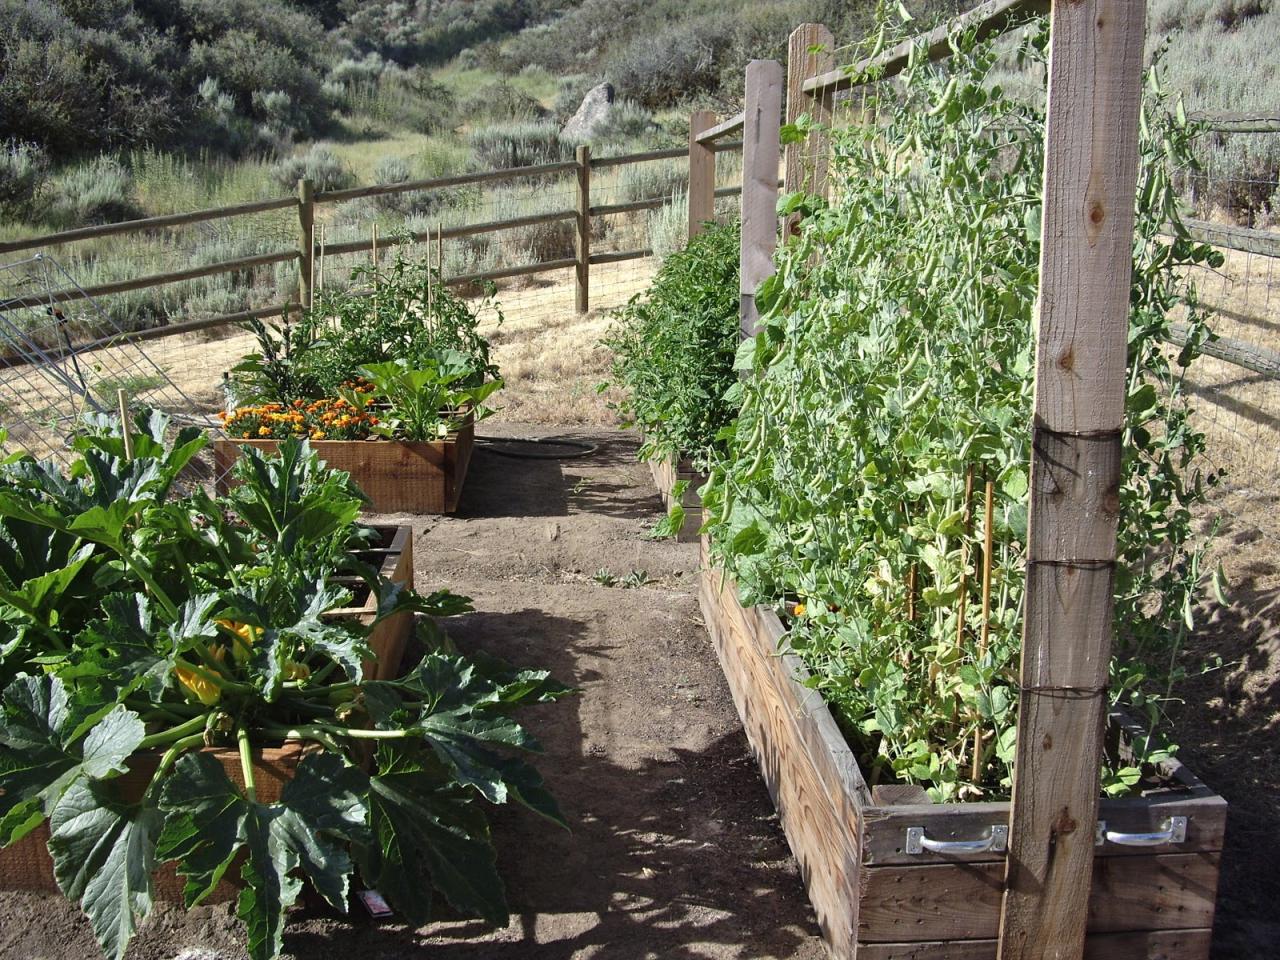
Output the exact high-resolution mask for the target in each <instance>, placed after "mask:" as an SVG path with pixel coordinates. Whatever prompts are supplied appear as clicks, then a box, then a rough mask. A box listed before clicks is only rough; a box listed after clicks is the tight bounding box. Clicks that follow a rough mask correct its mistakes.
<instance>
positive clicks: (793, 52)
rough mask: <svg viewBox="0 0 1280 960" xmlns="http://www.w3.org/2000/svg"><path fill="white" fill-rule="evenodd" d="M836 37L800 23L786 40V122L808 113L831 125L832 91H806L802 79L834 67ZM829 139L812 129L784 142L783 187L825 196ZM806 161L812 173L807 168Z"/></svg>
mask: <svg viewBox="0 0 1280 960" xmlns="http://www.w3.org/2000/svg"><path fill="white" fill-rule="evenodd" d="M834 47H835V38H834V37H833V36H832V35H831V31H830V30H828V29H827V28H826V27H825V26H823V25H822V24H820V23H802V24H800V26H798V27H796V28H795V29H794V30H793V31H791V37H790V39H789V40H788V41H787V118H786V122H787V123H795V122H796V120H798V119H799V118H800V116H801V115H802V114H808V115H809V117H810V119H812V120H813V121H814V123H816V124H819V125H820V126H821V127H824V128H825V127H829V126H830V124H831V92H830V91H829V90H825V89H824V90H822V91H820V92H819V93H816V94H812V93H806V92H805V90H804V82H805V81H806V80H808V79H809V78H810V77H816V76H819V75H821V74H824V73H826V72H827V71H829V70H834V69H835V53H834V49H833V48H834ZM829 149H830V139H829V137H828V135H827V132H826V130H825V129H817V130H814V131H812V132H811V133H810V134H809V135H808V136H807V137H806V138H805V140H804V142H803V143H789V144H787V147H786V151H785V153H784V157H785V162H784V169H785V173H784V176H783V189H784V190H786V192H787V193H794V192H795V191H796V190H806V189H807V190H808V191H809V192H810V193H816V194H818V195H819V196H823V197H825V196H826V195H827V151H828V150H829ZM806 164H808V165H809V166H810V167H811V168H812V172H811V173H810V172H808V171H806V169H805V167H806ZM799 224H800V216H799V214H792V215H791V216H790V217H788V218H787V222H786V225H785V227H784V232H783V236H788V237H789V236H791V235H792V234H793V233H795V232H796V230H797V229H798V228H799Z"/></svg>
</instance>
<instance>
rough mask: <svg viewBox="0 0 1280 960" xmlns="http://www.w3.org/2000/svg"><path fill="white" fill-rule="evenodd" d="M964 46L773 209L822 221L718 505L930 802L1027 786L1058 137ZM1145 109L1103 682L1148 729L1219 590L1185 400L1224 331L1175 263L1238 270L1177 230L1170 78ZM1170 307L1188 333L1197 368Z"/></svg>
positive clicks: (768, 348)
mask: <svg viewBox="0 0 1280 960" xmlns="http://www.w3.org/2000/svg"><path fill="white" fill-rule="evenodd" d="M1046 40H1047V27H1046V26H1044V25H1043V24H1041V25H1040V27H1039V29H1033V30H1031V31H1030V32H1029V34H1028V36H1027V39H1026V40H1025V41H1024V43H1023V45H1022V47H1021V49H1020V52H1019V56H1020V57H1021V58H1022V59H1023V60H1024V61H1032V62H1036V61H1042V59H1043V50H1044V48H1045V43H1046ZM953 50H954V51H955V53H954V56H953V57H952V58H951V60H950V61H949V62H948V64H947V66H946V68H945V70H943V69H939V67H938V66H936V65H933V64H930V63H928V62H927V58H925V57H923V56H919V55H917V56H916V57H914V58H913V60H912V63H911V65H910V66H909V67H908V69H907V70H906V71H905V73H904V74H903V75H902V77H901V78H900V79H899V80H896V81H894V82H893V83H887V82H886V83H875V84H872V85H870V86H868V87H867V88H866V90H867V99H866V102H865V104H863V110H862V115H863V116H864V117H867V118H873V119H872V120H871V122H866V123H859V124H854V125H852V126H850V127H848V128H847V129H837V130H834V131H832V141H833V146H834V156H833V162H832V168H831V169H832V174H831V175H832V179H833V189H832V195H833V196H834V197H836V199H835V200H834V201H832V202H830V203H828V202H826V201H825V200H823V199H821V198H818V197H813V196H805V195H794V196H790V197H784V198H783V199H782V200H781V201H780V204H779V209H780V212H789V211H793V210H805V211H807V212H808V213H809V214H810V215H809V217H808V219H806V221H805V222H804V226H803V230H802V231H801V233H800V236H799V237H798V238H797V239H795V240H792V241H790V242H788V243H787V244H786V245H785V246H784V247H782V248H781V250H780V252H779V254H778V256H777V272H776V274H775V275H774V276H773V277H771V278H770V279H769V280H767V281H765V282H764V284H762V286H761V288H760V290H759V291H758V294H757V304H758V305H759V307H760V309H761V311H762V313H763V316H762V329H761V332H760V333H759V334H758V335H757V336H755V337H754V338H752V339H749V340H747V341H745V342H744V343H743V344H742V347H741V349H740V351H739V354H738V366H739V368H740V369H741V370H742V371H744V372H749V373H750V374H751V375H750V376H749V377H747V378H746V379H744V381H743V386H742V391H741V398H742V403H741V409H740V411H739V414H738V417H737V419H736V421H735V422H734V423H733V425H732V426H730V427H729V428H728V429H726V431H725V432H724V442H725V452H724V454H723V456H721V457H720V458H719V460H718V461H717V463H716V465H715V468H714V469H713V471H712V473H711V480H710V482H709V484H708V485H707V487H706V488H704V491H703V501H704V504H705V506H706V509H707V511H708V515H709V519H708V524H707V528H708V530H709V532H710V534H711V536H712V538H713V542H714V550H715V552H716V555H717V557H718V558H719V561H720V562H722V563H724V564H725V565H726V566H727V567H728V569H729V570H730V571H731V572H732V573H733V575H734V576H735V578H736V579H737V582H738V584H739V586H740V590H741V592H742V599H743V600H744V602H747V603H768V604H775V605H779V606H781V605H782V604H783V602H784V601H787V600H791V601H799V602H800V603H801V608H800V610H801V615H799V616H796V617H794V618H792V620H791V623H790V630H789V632H788V642H789V643H790V645H791V646H792V647H793V648H794V649H795V650H796V651H797V652H799V653H800V654H801V655H802V656H803V657H804V658H805V659H806V660H807V661H808V663H809V665H810V666H811V668H812V670H813V675H814V680H813V683H814V685H815V686H817V687H818V688H819V689H820V690H821V692H822V693H823V695H824V696H825V697H826V698H827V700H828V701H829V702H830V703H831V704H832V705H833V707H834V708H835V710H836V712H837V714H838V716H839V718H840V720H841V722H842V724H843V726H844V728H845V730H846V732H847V733H848V735H849V737H850V739H851V740H852V741H853V742H854V743H855V744H856V745H857V747H858V749H859V750H860V752H861V754H862V760H863V761H864V763H865V764H866V765H867V766H868V767H869V769H870V776H871V778H872V780H873V782H874V780H875V779H877V778H884V777H897V778H900V779H902V780H906V781H909V782H915V783H920V784H924V785H926V786H927V787H928V788H929V790H930V793H931V794H932V795H933V797H934V798H935V799H937V800H948V799H956V798H963V797H972V796H987V797H1000V796H1005V795H1007V792H1008V790H1009V787H1010V772H1009V764H1010V763H1011V761H1012V758H1013V753H1014V737H1015V721H1016V716H1015V712H1016V704H1017V690H1016V682H1017V668H1018V652H1019V648H1020V632H1021V621H1022V608H1023V587H1024V583H1023V570H1024V567H1025V562H1026V526H1027V506H1026V503H1027V482H1028V472H1029V450H1028V444H1029V439H1030V429H1029V425H1030V416H1031V400H1032V396H1031V394H1032V372H1033V361H1034V341H1035V338H1034V336H1033V323H1034V306H1035V298H1036V294H1037V287H1038V264H1039V254H1040V243H1041V237H1040V216H1039V211H1040V204H1041V189H1042V187H1041V175H1042V169H1043V141H1044V126H1045V124H1044V116H1043V111H1042V108H1041V107H1039V106H1036V105H1032V104H1028V103H1024V102H1020V101H1018V100H1015V99H1013V98H1011V97H1008V96H1006V95H1005V94H1004V93H1003V91H1002V90H1001V89H1000V88H999V86H998V85H996V84H995V83H993V82H991V80H990V79H989V73H990V70H991V68H992V66H993V64H994V63H995V60H996V55H995V53H994V51H993V47H992V46H991V45H990V44H988V43H978V42H976V41H975V38H974V37H973V36H967V37H959V38H955V40H954V41H953ZM1142 118H1143V119H1142V135H1141V151H1142V162H1141V167H1140V169H1141V173H1140V182H1139V184H1138V195H1137V229H1136V232H1135V237H1134V246H1133V257H1134V270H1133V285H1132V293H1131V304H1132V311H1131V315H1130V326H1129V346H1128V351H1129V382H1128V402H1127V405H1126V420H1125V436H1124V446H1125V458H1124V466H1123V481H1122V487H1121V491H1120V524H1119V563H1118V568H1117V578H1116V612H1115V629H1116V635H1115V643H1114V647H1113V649H1114V653H1115V660H1114V664H1113V668H1112V687H1111V693H1112V697H1113V698H1114V700H1115V701H1117V702H1121V703H1128V704H1131V705H1136V706H1139V707H1141V708H1142V710H1143V712H1146V713H1150V714H1151V715H1152V719H1155V715H1156V714H1158V712H1159V703H1160V702H1161V700H1162V699H1163V698H1165V697H1167V696H1170V695H1171V693H1170V689H1171V688H1170V686H1169V685H1170V684H1171V683H1172V681H1173V680H1174V679H1176V676H1175V675H1176V673H1177V671H1176V670H1175V669H1173V668H1172V667H1171V665H1172V664H1173V663H1175V661H1176V651H1177V650H1178V648H1179V644H1180V641H1181V638H1182V637H1183V635H1184V634H1185V631H1186V630H1187V629H1189V628H1190V625H1191V613H1190V611H1191V609H1192V606H1193V604H1194V601H1195V598H1196V596H1197V590H1198V589H1199V587H1200V584H1201V581H1202V579H1203V578H1202V576H1201V570H1200V565H1201V559H1202V557H1203V550H1204V542H1203V540H1202V539H1197V537H1196V535H1195V533H1194V530H1193V526H1192V512H1191V511H1192V508H1193V507H1194V506H1195V505H1196V504H1198V503H1201V502H1203V499H1204V495H1205V487H1206V484H1208V483H1210V482H1212V479H1213V478H1212V477H1210V476H1205V475H1204V474H1202V473H1201V471H1200V469H1199V461H1198V455H1199V454H1200V453H1201V452H1202V450H1203V448H1204V439H1203V437H1202V436H1201V435H1200V434H1199V433H1197V432H1196V430H1195V429H1194V428H1193V426H1192V425H1191V423H1190V421H1189V419H1188V413H1189V408H1188V402H1187V397H1186V394H1185V392H1184V390H1183V375H1184V372H1185V369H1186V365H1187V364H1188V363H1190V362H1191V361H1192V359H1193V358H1194V357H1195V355H1196V349H1197V347H1198V345H1199V344H1201V343H1203V342H1204V340H1205V339H1206V338H1207V336H1208V331H1207V328H1206V326H1205V323H1204V314H1203V312H1202V311H1201V310H1200V309H1199V307H1198V306H1197V301H1196V296H1195V290H1194V288H1193V287H1192V286H1191V284H1190V283H1189V282H1188V281H1187V280H1186V279H1185V276H1184V272H1183V269H1182V268H1184V267H1186V266H1187V265H1190V264H1196V263H1206V262H1208V263H1214V262H1218V263H1220V259H1219V257H1218V255H1217V254H1215V253H1214V252H1213V251H1212V250H1211V249H1210V248H1209V247H1206V246H1204V245H1201V244H1197V243H1194V242H1193V241H1192V240H1191V238H1190V236H1189V235H1188V233H1187V231H1186V230H1185V229H1184V228H1183V227H1182V226H1181V219H1180V214H1179V207H1178V201H1177V196H1176V194H1175V191H1174V189H1173V186H1172V183H1171V177H1170V171H1171V170H1172V169H1174V168H1175V167H1185V166H1187V165H1188V163H1189V162H1190V156H1189V151H1188V149H1187V145H1188V139H1189V136H1190V133H1191V131H1190V130H1189V128H1188V126H1187V124H1186V122H1185V117H1184V115H1183V114H1182V112H1181V108H1180V107H1179V106H1178V105H1177V104H1171V102H1170V100H1169V98H1168V97H1167V96H1166V95H1165V94H1164V93H1163V92H1162V91H1161V89H1160V87H1159V84H1158V83H1157V82H1155V81H1154V80H1153V81H1152V83H1151V85H1150V89H1149V90H1148V93H1147V96H1146V97H1145V102H1144V106H1143V113H1142ZM792 132H793V131H791V130H787V129H784V137H786V136H788V135H790V134H791V133H792ZM1166 234H1168V235H1166ZM1175 316H1176V317H1178V318H1179V319H1183V320H1185V321H1187V322H1188V323H1189V324H1190V328H1191V330H1192V335H1191V338H1190V340H1189V345H1188V347H1186V348H1185V349H1183V350H1182V351H1181V352H1180V353H1177V352H1176V351H1174V350H1172V349H1171V348H1170V347H1169V346H1168V345H1167V341H1166V339H1165V334H1166V333H1167V332H1168V328H1169V323H1170V320H1171V318H1172V317H1175ZM986 481H990V482H991V483H992V486H993V497H994V503H993V514H994V517H993V523H992V527H993V529H992V531H991V533H992V539H993V548H992V551H991V556H989V557H986V558H984V557H983V555H982V554H983V539H984V538H983V533H984V532H985V531H983V530H982V529H981V526H982V523H981V516H980V515H981V513H982V511H981V510H980V509H979V507H980V505H981V500H982V491H983V489H984V487H985V482H986ZM984 561H985V563H984ZM984 565H989V567H990V570H991V576H990V581H989V582H990V584H991V590H990V593H989V595H988V602H989V608H990V612H989V615H988V616H987V618H986V619H985V621H984V620H983V617H982V610H983V607H984V604H983V602H982V600H983V597H982V596H981V594H980V591H981V589H982V588H981V584H982V580H983V577H982V576H981V571H982V568H983V567H984ZM1138 746H1139V749H1140V750H1141V749H1142V748H1143V746H1144V745H1141V744H1140V745H1138ZM1146 747H1147V749H1148V750H1149V751H1150V752H1149V753H1148V754H1147V755H1146V759H1148V760H1151V759H1155V758H1157V757H1158V756H1159V755H1161V754H1159V753H1158V752H1157V750H1156V745H1155V744H1154V743H1153V744H1148V745H1146ZM1137 773H1138V769H1137V768H1123V769H1115V770H1108V771H1106V775H1105V780H1104V784H1105V786H1106V788H1107V789H1108V790H1110V791H1112V792H1120V791H1123V790H1125V789H1127V787H1128V785H1129V784H1131V783H1133V782H1134V781H1135V780H1136V778H1137Z"/></svg>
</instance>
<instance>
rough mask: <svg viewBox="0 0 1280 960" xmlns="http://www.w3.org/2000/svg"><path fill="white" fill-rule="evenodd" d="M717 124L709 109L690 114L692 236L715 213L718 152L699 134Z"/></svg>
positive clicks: (690, 217) (690, 234) (690, 232)
mask: <svg viewBox="0 0 1280 960" xmlns="http://www.w3.org/2000/svg"><path fill="white" fill-rule="evenodd" d="M715 125H716V115H715V114H714V113H712V112H711V111H710V110H695V111H694V112H693V113H691V114H690V115H689V239H690V240H692V239H693V238H694V237H696V236H697V235H698V234H700V233H701V232H702V225H703V224H704V223H706V222H707V221H708V220H710V219H712V218H713V217H714V216H715V215H716V152H715V150H714V149H713V147H712V145H711V144H709V143H699V142H698V134H700V133H702V132H703V131H704V130H710V129H711V128H712V127H714V126H715Z"/></svg>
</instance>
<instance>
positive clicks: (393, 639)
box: [327, 525, 413, 680]
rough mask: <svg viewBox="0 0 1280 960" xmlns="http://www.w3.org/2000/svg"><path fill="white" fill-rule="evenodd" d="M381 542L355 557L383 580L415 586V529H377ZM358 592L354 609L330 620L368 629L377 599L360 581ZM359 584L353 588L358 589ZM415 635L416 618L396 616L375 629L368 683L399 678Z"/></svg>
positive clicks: (367, 668)
mask: <svg viewBox="0 0 1280 960" xmlns="http://www.w3.org/2000/svg"><path fill="white" fill-rule="evenodd" d="M374 529H375V530H377V531H378V533H379V534H380V535H381V537H382V540H381V542H380V543H379V544H378V545H377V546H374V547H369V548H368V549H365V550H358V551H356V552H355V554H354V556H355V558H356V559H357V560H363V561H364V562H365V563H368V564H370V565H372V566H374V567H376V568H377V570H378V572H379V573H380V574H382V576H384V577H386V578H387V579H388V580H390V581H391V582H392V583H398V584H400V585H401V586H402V587H412V586H413V527H410V526H389V525H388V526H375V527H374ZM356 583H358V584H359V592H358V593H357V594H356V597H355V599H354V600H353V601H352V606H350V607H346V608H340V609H337V610H330V611H329V613H328V614H327V616H328V617H333V618H341V617H351V618H354V619H357V620H359V621H360V623H362V624H364V625H365V626H368V625H369V624H371V623H373V621H374V618H375V617H376V616H377V612H378V609H377V608H378V599H377V597H375V596H373V594H372V592H371V591H370V590H369V589H368V588H367V587H365V586H364V584H363V582H361V581H359V580H358V578H357V580H356ZM356 583H353V584H352V586H353V587H355V586H356ZM412 633H413V614H411V613H408V612H402V613H397V614H396V615H395V616H392V617H388V618H387V619H386V620H383V621H382V622H381V623H380V624H378V625H377V626H376V627H374V628H373V631H372V632H371V633H370V634H369V637H368V641H367V642H368V644H369V648H370V649H371V650H373V652H374V654H375V659H373V660H369V661H366V663H365V665H364V675H365V679H367V680H392V679H394V678H395V677H397V676H399V675H400V661H401V660H402V659H403V658H404V651H405V647H406V646H407V645H408V643H409V636H410V634H412Z"/></svg>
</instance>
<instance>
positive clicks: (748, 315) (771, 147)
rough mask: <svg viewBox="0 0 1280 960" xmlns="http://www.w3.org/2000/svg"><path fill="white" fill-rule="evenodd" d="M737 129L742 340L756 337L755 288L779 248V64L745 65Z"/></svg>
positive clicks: (759, 62) (768, 273)
mask: <svg viewBox="0 0 1280 960" xmlns="http://www.w3.org/2000/svg"><path fill="white" fill-rule="evenodd" d="M746 87H747V89H746V98H745V99H746V106H745V107H744V108H743V120H744V124H743V130H742V253H741V258H740V262H739V270H740V280H739V286H738V293H739V296H738V305H739V306H738V318H739V323H740V326H741V330H742V335H743V336H744V337H751V336H755V333H756V328H757V326H758V323H759V319H760V315H759V314H758V313H757V312H756V288H757V287H758V286H760V281H762V280H764V279H765V278H766V277H768V276H771V275H772V274H773V251H774V248H775V247H777V245H778V163H779V160H780V158H781V153H782V150H781V145H780V142H779V131H780V128H781V122H782V65H781V64H780V63H778V61H776V60H752V61H751V62H750V63H748V64H747V84H746Z"/></svg>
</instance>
